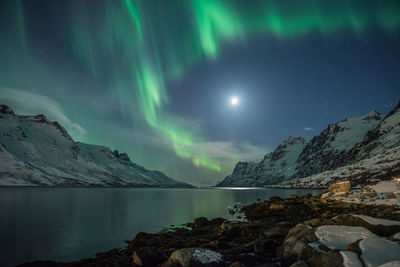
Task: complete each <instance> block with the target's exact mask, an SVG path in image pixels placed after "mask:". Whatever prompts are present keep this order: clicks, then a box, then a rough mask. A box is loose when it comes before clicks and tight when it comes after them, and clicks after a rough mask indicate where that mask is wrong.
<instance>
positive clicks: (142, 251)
mask: <svg viewBox="0 0 400 267" xmlns="http://www.w3.org/2000/svg"><path fill="white" fill-rule="evenodd" d="M132 259H133V262H134V263H135V264H136V265H138V266H154V265H158V264H160V263H162V262H164V261H165V260H166V259H167V257H166V256H165V255H164V254H163V253H162V252H161V251H160V250H159V249H158V248H157V247H142V248H139V249H137V250H135V251H134V252H133V256H132Z"/></svg>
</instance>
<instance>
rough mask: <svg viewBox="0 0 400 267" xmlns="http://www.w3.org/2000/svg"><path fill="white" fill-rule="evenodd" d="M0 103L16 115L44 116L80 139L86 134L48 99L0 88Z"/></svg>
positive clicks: (30, 93) (54, 102)
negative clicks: (8, 107)
mask: <svg viewBox="0 0 400 267" xmlns="http://www.w3.org/2000/svg"><path fill="white" fill-rule="evenodd" d="M0 103H1V104H6V105H8V106H10V107H11V109H12V110H14V112H15V113H16V114H21V115H37V114H44V115H46V117H47V118H48V119H49V120H51V121H57V122H59V123H60V124H61V125H62V126H63V127H65V128H66V129H67V131H68V132H69V133H70V134H71V135H73V136H76V137H82V136H83V135H85V134H86V133H87V132H86V130H85V129H84V128H83V127H82V126H80V125H79V124H77V123H75V122H73V121H71V119H70V118H68V117H67V115H66V114H65V112H64V110H63V108H62V106H61V105H60V104H59V103H58V102H57V101H55V100H54V99H52V98H50V97H47V96H44V95H40V94H36V93H32V92H28V91H23V90H18V89H9V88H0Z"/></svg>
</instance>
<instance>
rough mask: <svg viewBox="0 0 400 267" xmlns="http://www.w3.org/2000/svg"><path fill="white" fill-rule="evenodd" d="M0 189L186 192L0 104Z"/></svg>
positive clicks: (54, 124)
mask: <svg viewBox="0 0 400 267" xmlns="http://www.w3.org/2000/svg"><path fill="white" fill-rule="evenodd" d="M0 185H58V186H78V185H81V186H89V185H90V186H155V187H189V186H190V185H188V184H185V183H180V182H177V181H175V180H173V179H171V178H169V177H167V176H166V175H165V174H164V173H162V172H159V171H150V170H147V169H145V168H144V167H142V166H139V165H137V164H135V163H133V162H131V161H130V159H129V157H128V155H127V154H125V153H119V152H118V151H111V150H110V149H109V148H107V147H104V146H97V145H88V144H83V143H79V142H74V140H73V139H72V138H71V136H70V135H69V134H68V133H67V131H66V130H65V129H64V128H63V127H62V126H61V125H60V124H58V123H57V122H51V121H48V120H47V118H46V117H45V116H44V115H36V116H20V115H16V114H14V112H13V111H12V110H11V109H10V108H9V107H8V106H6V105H0Z"/></svg>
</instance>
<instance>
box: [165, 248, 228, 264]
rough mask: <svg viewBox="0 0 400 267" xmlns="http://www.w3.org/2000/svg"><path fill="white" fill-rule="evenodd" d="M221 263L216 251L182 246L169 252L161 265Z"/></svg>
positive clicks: (220, 257)
mask: <svg viewBox="0 0 400 267" xmlns="http://www.w3.org/2000/svg"><path fill="white" fill-rule="evenodd" d="M221 264H222V256H221V254H219V253H218V252H215V251H212V250H208V249H204V248H183V249H179V250H177V251H175V252H174V253H172V254H171V256H170V257H169V258H168V260H167V261H166V262H165V263H164V264H163V265H162V267H191V266H193V267H198V266H204V267H214V266H215V267H217V266H221Z"/></svg>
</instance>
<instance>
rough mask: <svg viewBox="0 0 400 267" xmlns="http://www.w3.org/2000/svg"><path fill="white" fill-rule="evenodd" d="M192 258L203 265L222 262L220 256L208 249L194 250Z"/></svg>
mask: <svg viewBox="0 0 400 267" xmlns="http://www.w3.org/2000/svg"><path fill="white" fill-rule="evenodd" d="M193 258H194V259H195V260H198V261H199V262H201V263H203V264H206V263H212V262H220V261H221V260H222V257H221V254H219V253H217V252H214V251H211V250H208V249H196V250H195V251H194V253H193Z"/></svg>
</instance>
